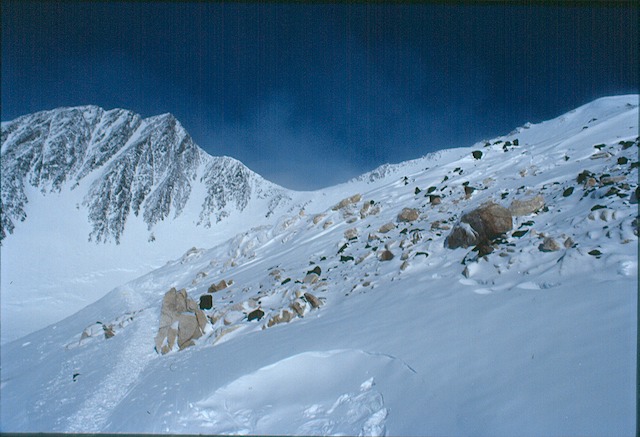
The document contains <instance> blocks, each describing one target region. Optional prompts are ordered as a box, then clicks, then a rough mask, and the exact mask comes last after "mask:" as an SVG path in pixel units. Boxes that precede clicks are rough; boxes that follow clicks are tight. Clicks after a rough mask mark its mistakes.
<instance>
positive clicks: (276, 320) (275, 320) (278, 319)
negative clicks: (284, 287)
mask: <svg viewBox="0 0 640 437" xmlns="http://www.w3.org/2000/svg"><path fill="white" fill-rule="evenodd" d="M294 318H295V315H294V314H293V313H292V312H290V311H288V310H282V311H281V312H280V313H278V314H276V315H275V316H273V317H271V318H270V319H269V321H268V322H267V328H271V327H272V326H275V325H278V324H280V323H289V322H290V321H291V320H293V319H294Z"/></svg>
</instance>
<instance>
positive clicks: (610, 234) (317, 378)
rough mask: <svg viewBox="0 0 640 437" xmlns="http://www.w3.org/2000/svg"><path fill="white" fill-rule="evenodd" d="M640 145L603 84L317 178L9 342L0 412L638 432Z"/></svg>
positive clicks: (159, 424)
mask: <svg viewBox="0 0 640 437" xmlns="http://www.w3.org/2000/svg"><path fill="white" fill-rule="evenodd" d="M516 139H517V140H518V141H517V145H514V143H516V142H515V141H514V140H516ZM507 141H508V142H509V144H507ZM638 144H639V142H638V96H635V95H634V96H618V97H610V98H604V99H599V100H596V101H595V102H592V103H590V104H588V105H585V106H583V107H580V108H578V109H576V110H574V111H571V112H570V113H568V114H565V115H563V116H561V117H559V118H556V119H554V120H550V121H547V122H544V123H540V124H537V125H526V126H524V127H522V128H519V129H516V130H515V131H514V132H512V133H510V134H509V135H506V136H504V137H499V138H496V139H493V140H491V141H487V142H482V143H479V144H476V145H474V146H473V147H469V148H460V149H452V150H447V151H442V152H440V153H437V154H434V155H430V156H426V157H424V158H421V159H418V160H414V161H409V162H406V163H402V164H399V165H396V166H385V167H383V168H381V169H378V170H377V171H374V172H372V173H370V174H367V175H364V176H363V177H361V178H358V179H356V180H354V181H351V182H349V183H346V184H342V185H339V186H336V187H333V188H331V189H328V190H324V191H322V192H316V193H310V194H309V201H308V203H307V204H306V206H305V207H304V210H303V211H297V210H295V211H292V212H291V213H290V214H288V215H284V216H282V217H279V218H278V219H277V220H276V221H275V222H274V224H273V225H264V226H259V227H255V228H252V229H249V230H245V231H243V232H241V233H239V234H238V235H236V236H235V237H233V238H231V239H229V240H227V241H225V242H223V243H221V244H218V245H217V246H214V247H211V248H209V249H193V250H189V251H188V252H186V253H185V254H184V255H183V256H182V257H181V258H178V259H176V260H175V261H172V262H169V263H167V264H166V265H165V266H163V267H161V268H158V269H156V270H154V271H152V272H150V273H148V274H146V275H144V276H142V277H140V278H138V279H135V280H133V281H131V282H128V283H126V284H124V285H121V286H119V287H117V288H115V289H114V290H113V291H111V292H110V293H109V294H107V295H106V296H104V297H103V298H102V299H100V300H99V301H97V302H95V303H93V304H91V305H89V306H87V307H86V308H84V309H83V310H82V311H79V312H77V313H76V314H74V315H72V316H71V317H69V318H67V319H65V320H63V321H60V322H58V323H56V324H55V325H52V326H49V327H47V328H46V329H43V330H40V331H38V332H35V333H33V334H30V335H28V336H26V337H24V338H22V339H20V340H19V341H14V342H11V343H9V344H6V345H3V347H2V350H1V352H2V381H1V386H0V390H1V391H2V396H1V400H0V406H1V407H2V408H1V410H0V415H1V416H0V419H1V420H0V423H2V425H1V430H2V431H23V432H36V431H54V432H79V431H84V432H110V433H115V432H136V433H203V434H276V435H281V434H302V435H338V434H339V435H345V434H346V435H491V436H517V435H593V436H606V435H610V436H624V435H633V434H634V433H635V419H636V418H635V412H636V404H635V395H636V390H635V387H636V335H637V332H636V326H637V286H638V273H637V270H638V237H637V233H638V199H637V196H638V188H637V187H638ZM594 146H595V147H594ZM478 151H481V152H482V156H481V157H479V154H478V153H473V152H478ZM474 155H475V157H474ZM478 157H479V159H478ZM590 178H591V179H590ZM465 186H467V187H472V188H474V190H473V192H471V193H469V191H470V190H468V189H467V191H466V192H465ZM431 187H434V188H431ZM354 194H361V196H360V197H359V198H358V197H353V198H351V202H352V203H350V201H345V202H340V201H341V200H342V199H348V198H350V197H351V196H353V195H354ZM430 195H439V196H440V198H441V203H440V204H436V202H431V198H430V197H429V196H430ZM535 195H541V196H542V197H543V198H544V203H545V207H544V209H541V210H539V211H538V212H534V213H531V214H528V215H524V216H517V217H514V218H513V230H512V231H510V232H508V233H507V234H506V235H505V236H504V237H503V238H499V239H498V240H496V241H494V242H493V252H491V253H488V254H486V255H484V256H481V255H479V254H478V252H475V251H474V249H473V248H471V247H470V248H467V249H462V248H459V249H455V250H452V249H449V248H447V247H445V244H444V241H445V239H446V237H447V236H448V235H449V232H450V230H451V228H452V227H453V226H455V225H456V223H457V222H458V220H459V219H460V217H461V216H462V214H463V213H464V212H468V211H471V210H473V209H474V208H476V207H478V206H480V205H481V204H483V203H484V202H485V201H487V200H493V201H495V202H496V203H499V204H501V205H503V206H509V205H510V204H511V202H512V201H514V200H526V199H529V198H532V197H533V196H535ZM371 201H373V203H372V202H371ZM339 202H340V203H341V207H340V208H333V206H334V205H337V204H338V203H339ZM367 205H369V206H367ZM403 208H416V209H417V210H418V211H419V218H418V219H417V220H415V221H411V222H402V221H400V220H398V214H399V213H400V212H401V210H402V209H403ZM388 223H391V224H392V225H390V226H386V228H387V229H389V230H388V231H387V232H381V228H382V227H385V226H384V225H386V224H388ZM549 239H553V240H554V242H556V243H557V245H558V247H557V248H555V249H557V250H547V249H545V247H547V246H546V245H543V244H544V243H545V242H548V241H549ZM197 246H198V247H201V246H200V245H197ZM541 249H544V250H541ZM385 250H388V251H390V252H391V253H392V254H393V255H394V257H393V258H392V259H390V260H388V261H383V260H381V254H382V252H383V251H385ZM316 267H319V270H320V273H319V275H318V276H317V277H315V276H314V274H309V272H310V271H314V270H315V269H316ZM315 271H316V272H317V271H318V270H315ZM222 279H225V280H226V281H227V283H229V284H231V285H230V286H229V287H228V288H226V289H224V290H222V291H218V292H215V293H213V302H214V306H213V308H212V309H211V310H207V315H208V316H209V317H210V319H209V320H210V323H209V324H208V325H207V328H206V331H205V334H204V335H203V336H202V337H201V338H199V339H198V340H197V342H196V345H195V346H193V347H189V348H186V349H184V350H182V351H178V350H174V351H171V352H169V353H168V354H166V355H159V354H157V353H156V352H155V351H154V336H155V334H156V332H157V330H158V323H159V317H160V308H161V301H162V297H163V296H164V294H165V293H166V292H167V291H168V290H169V288H170V287H176V288H178V289H180V288H186V290H187V292H188V294H189V296H191V297H192V298H194V299H196V301H197V300H198V297H199V296H200V295H203V294H207V290H208V288H209V286H210V285H211V284H212V283H218V282H219V281H220V280H222ZM304 293H311V294H312V295H313V296H315V297H316V298H317V299H318V300H319V301H320V302H321V305H320V306H319V307H317V308H315V307H314V305H312V303H314V302H316V301H315V300H314V299H313V298H312V297H313V296H306V297H302V295H303V294H304ZM294 303H297V304H298V305H299V306H298V308H299V309H300V314H301V315H302V316H300V315H296V314H294V315H293V317H292V320H290V321H289V322H288V323H279V324H275V325H274V324H273V323H274V322H273V321H275V320H277V319H278V316H279V317H280V318H282V316H283V315H284V311H289V312H290V313H293V310H292V309H291V308H292V307H291V305H292V304H294ZM316 303H317V302H316ZM256 308H260V309H261V310H262V311H263V312H264V315H263V317H262V318H260V319H259V320H252V321H248V318H247V314H248V313H250V312H252V311H254V310H255V309H256ZM96 321H101V322H103V323H105V324H111V325H112V326H114V331H115V335H114V336H113V337H112V338H108V339H107V338H105V336H104V335H102V332H101V329H97V328H96V329H94V328H95V326H97V325H95V322H96ZM83 330H85V331H86V332H88V333H89V335H88V336H86V335H85V337H86V338H82V336H81V334H82V333H83Z"/></svg>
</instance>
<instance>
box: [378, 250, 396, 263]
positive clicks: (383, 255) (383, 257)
mask: <svg viewBox="0 0 640 437" xmlns="http://www.w3.org/2000/svg"><path fill="white" fill-rule="evenodd" d="M378 259H379V260H380V261H391V260H392V259H393V252H391V251H390V250H383V251H382V252H380V254H379V255H378Z"/></svg>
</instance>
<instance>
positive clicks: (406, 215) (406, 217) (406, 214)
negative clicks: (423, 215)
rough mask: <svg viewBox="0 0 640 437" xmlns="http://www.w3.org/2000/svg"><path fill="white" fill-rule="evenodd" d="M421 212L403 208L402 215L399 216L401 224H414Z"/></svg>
mask: <svg viewBox="0 0 640 437" xmlns="http://www.w3.org/2000/svg"><path fill="white" fill-rule="evenodd" d="M419 216H420V212H419V211H418V210H417V209H415V208H403V209H402V211H401V212H400V214H398V221H399V222H405V223H407V222H413V221H416V220H418V217H419Z"/></svg>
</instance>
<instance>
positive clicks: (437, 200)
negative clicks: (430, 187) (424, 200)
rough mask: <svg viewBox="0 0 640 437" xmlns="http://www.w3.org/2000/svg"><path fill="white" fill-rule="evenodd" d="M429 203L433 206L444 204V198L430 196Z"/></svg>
mask: <svg viewBox="0 0 640 437" xmlns="http://www.w3.org/2000/svg"><path fill="white" fill-rule="evenodd" d="M429 203H431V204H432V205H440V204H441V203H442V197H440V196H438V195H437V194H430V195H429Z"/></svg>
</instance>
